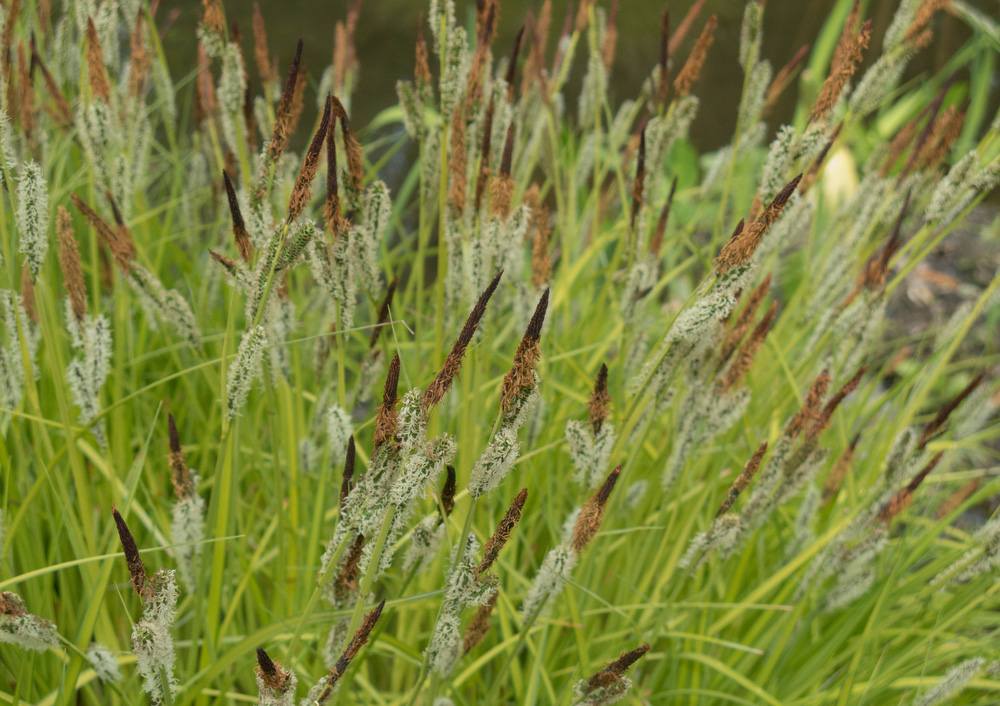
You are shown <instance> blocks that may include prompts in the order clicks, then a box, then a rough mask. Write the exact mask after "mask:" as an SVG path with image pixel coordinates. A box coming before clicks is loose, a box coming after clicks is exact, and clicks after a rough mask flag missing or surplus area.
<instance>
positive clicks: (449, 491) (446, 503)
mask: <svg viewBox="0 0 1000 706" xmlns="http://www.w3.org/2000/svg"><path fill="white" fill-rule="evenodd" d="M445 474H446V475H445V479H444V488H442V489H441V509H442V510H444V516H445V517H447V516H448V515H450V514H451V511H452V510H454V509H455V489H456V487H457V485H456V475H455V467H454V466H452V465H451V464H448V465H447V466H445Z"/></svg>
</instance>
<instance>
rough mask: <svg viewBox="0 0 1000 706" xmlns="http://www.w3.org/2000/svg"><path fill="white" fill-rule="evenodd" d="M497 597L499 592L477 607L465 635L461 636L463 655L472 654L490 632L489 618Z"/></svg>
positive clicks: (495, 592)
mask: <svg viewBox="0 0 1000 706" xmlns="http://www.w3.org/2000/svg"><path fill="white" fill-rule="evenodd" d="M499 596H500V592H499V591H494V592H493V595H492V596H490V600H489V601H487V603H486V605H482V606H479V609H478V610H477V611H476V614H475V615H474V616H472V620H470V621H469V625H468V627H467V628H465V635H463V636H462V650H463V652H464V653H466V654H468V653H469V652H472V650H474V649H475V648H476V646H477V645H478V644H479V643H480V642H482V641H483V638H484V637H486V633H488V632H489V631H490V616H491V615H492V614H493V608H494V607H495V606H496V604H497V598H499Z"/></svg>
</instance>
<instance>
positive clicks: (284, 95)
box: [267, 39, 302, 162]
mask: <svg viewBox="0 0 1000 706" xmlns="http://www.w3.org/2000/svg"><path fill="white" fill-rule="evenodd" d="M301 62H302V40H301V39H300V40H299V42H298V44H297V45H296V46H295V56H293V57H292V63H291V64H289V66H288V75H287V76H286V77H285V86H284V88H283V89H282V92H281V100H279V101H278V107H277V108H276V109H275V113H274V127H273V128H272V129H271V141H270V143H268V146H267V159H268V161H269V162H274V161H275V160H277V159H278V157H280V156H281V153H282V152H284V151H285V147H286V146H287V145H288V137H289V135H291V133H292V122H293V118H292V113H293V112H294V109H293V104H294V103H295V94H296V86H297V85H298V84H299V68H300V66H301Z"/></svg>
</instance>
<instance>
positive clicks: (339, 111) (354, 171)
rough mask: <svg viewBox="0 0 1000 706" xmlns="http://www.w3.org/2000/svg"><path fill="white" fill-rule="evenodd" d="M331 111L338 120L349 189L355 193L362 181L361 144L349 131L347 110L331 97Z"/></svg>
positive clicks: (349, 123)
mask: <svg viewBox="0 0 1000 706" xmlns="http://www.w3.org/2000/svg"><path fill="white" fill-rule="evenodd" d="M333 109H334V113H335V115H336V116H337V119H338V120H340V136H341V138H342V140H343V142H344V157H345V159H346V160H347V176H348V179H349V180H350V187H351V189H352V190H354V191H355V192H357V191H360V190H361V182H362V181H363V180H364V176H365V171H364V165H363V164H362V151H361V143H360V142H358V138H357V137H355V136H354V130H352V129H351V121H350V119H349V118H348V117H347V110H345V109H344V105H343V104H342V103H341V102H340V100H339V99H338V98H337V97H336V96H333Z"/></svg>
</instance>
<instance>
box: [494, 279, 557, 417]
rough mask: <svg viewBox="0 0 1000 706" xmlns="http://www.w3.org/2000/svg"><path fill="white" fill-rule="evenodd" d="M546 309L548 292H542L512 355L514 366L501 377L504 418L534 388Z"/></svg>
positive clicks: (511, 412) (501, 406)
mask: <svg viewBox="0 0 1000 706" xmlns="http://www.w3.org/2000/svg"><path fill="white" fill-rule="evenodd" d="M548 308H549V290H548V289H547V288H546V290H545V291H544V292H542V297H541V299H539V300H538V305H537V306H536V307H535V313H534V314H532V316H531V321H529V322H528V328H527V329H525V331H524V337H523V338H521V343H520V344H518V346H517V350H516V351H515V352H514V363H513V365H511V368H510V370H508V371H507V374H506V375H504V378H503V382H502V383H501V385H500V410H501V412H502V414H503V416H504V418H505V419H506V418H508V417H509V416H510V415H511V414H513V413H514V412H516V410H517V408H518V406H519V404H518V403H519V402H520V401H521V399H522V398H523V396H524V395H525V393H527V392H529V391H530V390H532V389H533V388H534V387H535V375H536V370H537V369H538V359H539V358H540V357H541V349H540V347H539V345H538V342H539V340H540V339H541V336H542V325H543V324H544V323H545V313H546V311H548Z"/></svg>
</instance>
